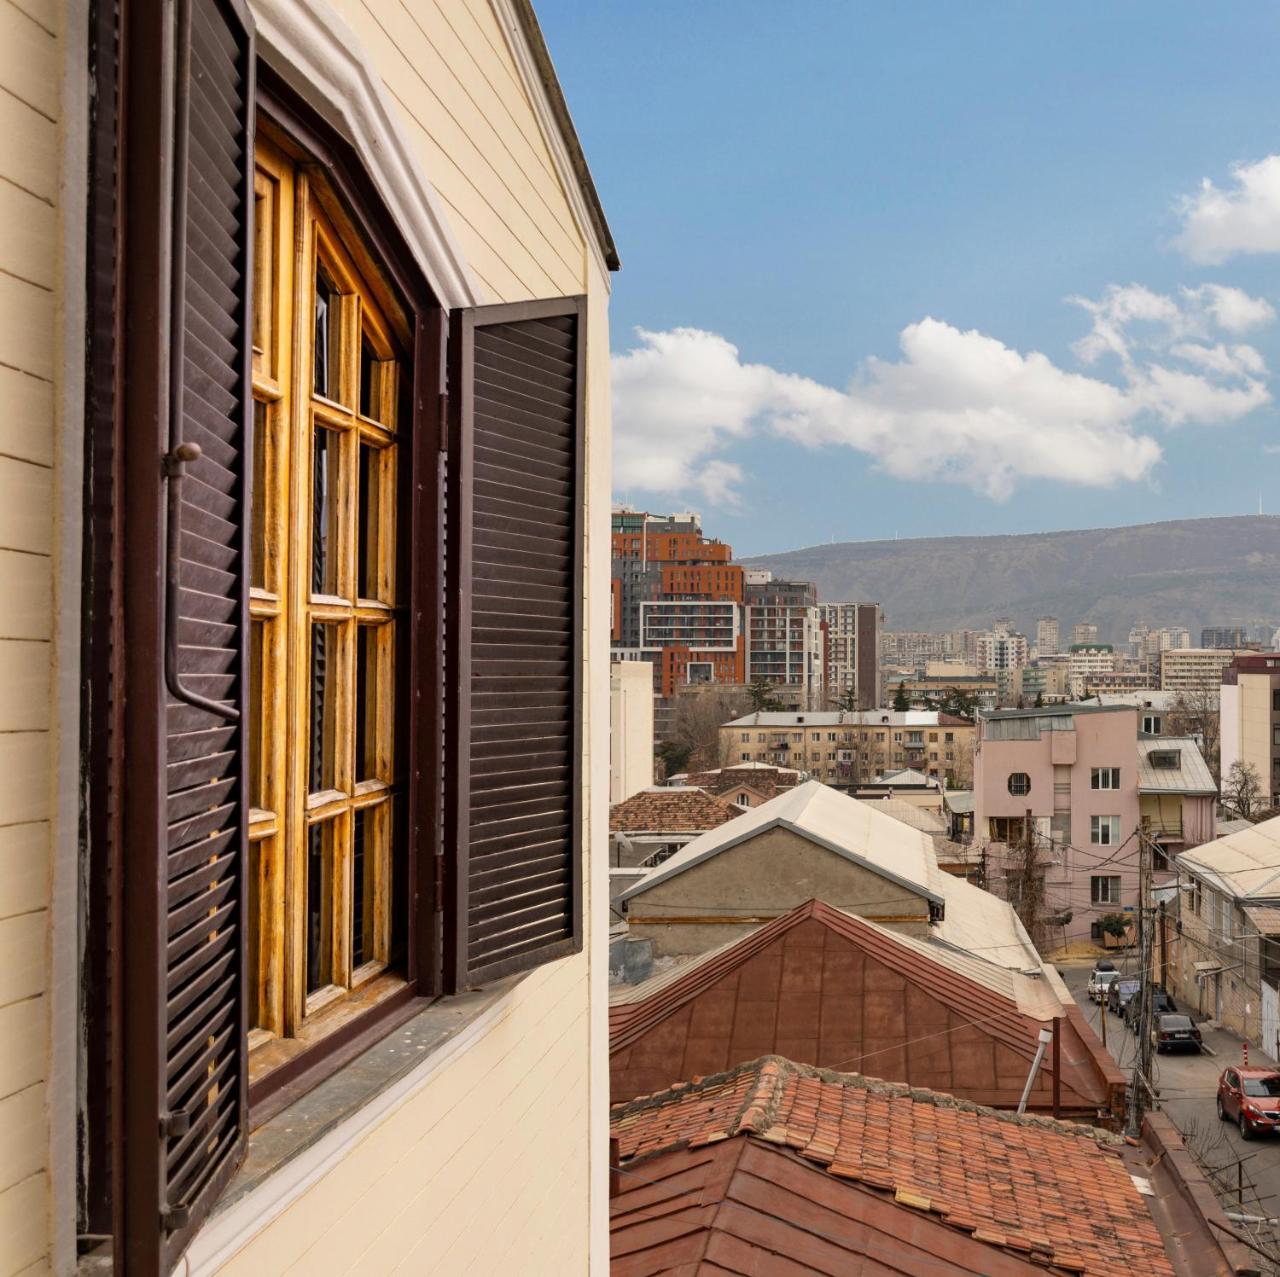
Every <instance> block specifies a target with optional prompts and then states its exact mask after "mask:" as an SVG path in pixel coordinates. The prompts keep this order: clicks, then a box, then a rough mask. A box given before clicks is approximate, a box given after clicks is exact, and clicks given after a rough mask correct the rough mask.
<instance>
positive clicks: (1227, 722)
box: [1219, 652, 1280, 807]
mask: <svg viewBox="0 0 1280 1277" xmlns="http://www.w3.org/2000/svg"><path fill="white" fill-rule="evenodd" d="M1220 696H1221V700H1220V702H1219V712H1220V714H1221V723H1222V728H1221V750H1222V775H1223V778H1224V779H1225V778H1226V777H1227V775H1228V774H1229V773H1230V771H1231V767H1232V764H1234V763H1247V764H1249V765H1250V766H1251V767H1252V768H1253V769H1254V770H1255V771H1256V772H1257V776H1258V783H1259V784H1260V785H1261V787H1262V792H1261V794H1260V795H1259V801H1260V803H1262V804H1264V805H1265V804H1270V805H1271V806H1273V807H1274V806H1280V653H1275V652H1266V653H1253V652H1250V653H1244V654H1240V655H1237V656H1236V658H1235V659H1234V660H1233V661H1232V662H1231V664H1230V665H1228V666H1227V667H1226V668H1225V669H1224V670H1223V671H1222V686H1221V688H1220Z"/></svg>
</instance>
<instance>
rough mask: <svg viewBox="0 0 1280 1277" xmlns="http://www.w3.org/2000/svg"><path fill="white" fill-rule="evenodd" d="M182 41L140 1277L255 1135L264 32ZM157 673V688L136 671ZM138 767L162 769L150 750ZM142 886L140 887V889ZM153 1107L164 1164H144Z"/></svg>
mask: <svg viewBox="0 0 1280 1277" xmlns="http://www.w3.org/2000/svg"><path fill="white" fill-rule="evenodd" d="M176 24H177V25H176V32H175V41H174V48H175V59H174V62H175V65H174V66H173V68H172V74H173V77H174V78H173V86H174V104H175V112H174V125H173V135H172V146H173V192H172V219H171V222H170V223H169V225H168V226H167V228H166V229H167V230H168V231H169V232H170V233H171V236H172V239H171V241H170V243H171V253H170V255H169V262H170V268H171V275H170V296H169V298H168V301H169V305H168V308H167V312H166V314H165V317H164V318H165V321H166V323H167V334H168V335H167V349H166V350H165V352H164V356H165V358H166V360H167V363H168V372H169V382H168V437H167V440H166V441H165V446H166V455H165V456H164V465H163V478H162V480H161V482H162V483H163V484H164V489H165V493H166V500H165V502H164V503H163V504H162V505H161V506H160V507H158V509H157V513H159V512H160V511H163V517H164V519H165V526H166V533H165V543H166V544H165V546H164V550H163V553H164V560H165V565H166V573H165V588H164V594H163V615H164V635H163V649H164V650H163V666H164V670H163V677H162V680H161V682H162V690H161V692H160V694H159V696H158V698H157V700H156V707H157V710H158V717H159V720H160V721H159V723H158V724H157V727H156V730H157V731H158V742H157V745H156V749H157V750H158V753H159V762H160V764H161V770H162V772H163V782H162V784H161V785H160V786H159V787H158V788H156V789H154V790H153V792H154V799H155V800H156V801H158V802H159V803H160V804H161V806H162V814H161V816H160V820H159V827H158V833H157V835H156V838H157V841H158V843H159V846H158V865H157V867H156V869H155V871H154V872H153V873H152V874H151V883H150V887H149V889H150V890H151V891H157V890H158V892H159V900H158V901H157V902H155V903H154V904H152V902H147V907H146V908H139V909H137V910H136V911H135V913H136V916H135V918H134V919H131V918H130V917H129V912H130V910H131V909H132V908H133V906H132V904H131V903H126V918H125V925H126V926H130V925H137V926H138V930H139V931H140V932H141V931H142V930H143V929H144V924H145V931H146V932H147V934H145V935H143V934H139V935H137V936H135V937H133V938H132V939H130V940H127V942H126V943H127V945H128V944H132V945H133V956H132V958H131V959H130V960H129V972H128V976H127V979H128V983H129V989H128V996H129V997H130V999H131V1002H132V1003H133V1005H132V1006H130V1008H128V1009H127V1011H126V1014H127V1015H128V1016H130V1017H131V1018H132V1022H133V1024H132V1032H131V1033H130V1048H131V1050H133V1051H136V1052H137V1055H138V1060H139V1069H138V1072H139V1075H140V1079H141V1080H139V1081H138V1082H136V1083H135V1084H134V1090H133V1098H134V1111H133V1113H132V1118H131V1120H130V1121H129V1123H128V1131H127V1134H126V1157H127V1159H128V1161H129V1163H130V1165H131V1168H132V1169H131V1172H130V1170H128V1169H127V1170H126V1177H127V1184H128V1191H129V1193H130V1194H132V1200H131V1201H130V1202H128V1203H127V1204H126V1211H127V1216H126V1224H125V1240H126V1245H125V1248H124V1251H125V1271H127V1272H128V1273H130V1274H135V1273H141V1274H145V1275H146V1277H151V1274H153V1273H157V1274H158V1273H168V1272H169V1271H170V1270H171V1269H172V1267H173V1265H174V1263H175V1262H176V1261H177V1259H178V1258H179V1256H180V1255H181V1253H182V1251H183V1249H184V1248H185V1247H186V1245H187V1243H188V1241H189V1240H190V1238H191V1236H192V1235H193V1234H194V1232H195V1230H196V1229H197V1228H198V1227H199V1224H200V1223H201V1221H202V1220H203V1218H204V1217H205V1216H206V1215H207V1214H208V1212H209V1210H210V1209H211V1207H212V1206H213V1204H214V1203H215V1202H216V1200H217V1198H218V1195H219V1194H220V1193H221V1191H222V1189H223V1187H225V1185H226V1183H227V1181H228V1180H229V1179H230V1177H231V1175H232V1174H234V1172H235V1170H236V1168H237V1167H238V1165H239V1162H240V1160H241V1157H242V1154H243V1149H244V1143H245V1135H246V1132H247V1118H248V1107H247V1088H248V1079H247V1046H246V1040H245V1029H246V1026H245V994H244V981H245V965H246V961H247V944H248V935H247V928H246V925H245V924H246V916H245V915H246V907H247V906H246V889H247V873H248V865H247V856H248V852H247V838H246V820H247V805H246V793H245V785H244V783H243V782H244V777H245V775H246V770H247V769H246V759H245V751H246V740H245V732H244V730H243V724H244V723H245V722H246V721H247V717H248V715H247V711H246V697H247V681H248V680H247V674H248V671H247V667H246V651H247V648H246V625H247V602H248V593H247V580H246V569H247V561H246V559H247V555H246V550H247V532H248V527H247V525H248V517H249V491H248V475H249V465H248V459H249V457H250V456H251V451H250V439H249V437H248V435H249V429H250V419H249V409H250V387H249V375H250V364H251V356H252V347H251V341H252V334H251V321H250V315H251V310H250V305H249V287H250V271H251V257H250V244H251V238H252V219H253V203H252V199H253V195H252V192H253V186H252V180H253V179H252V166H253V110H254V102H253V98H254V91H253V84H254V66H253V41H252V33H251V28H250V25H249V20H248V17H247V14H246V13H245V12H244V11H243V10H242V9H240V8H239V7H238V5H237V4H235V3H232V2H230V0H182V2H181V3H180V4H179V5H178V9H177V17H176ZM162 254H163V250H162ZM156 655H158V654H156ZM135 660H140V658H137V657H135ZM152 669H153V671H154V660H153V663H152ZM147 673H151V676H152V677H155V676H156V675H158V674H159V671H154V672H152V671H145V670H139V676H145V675H146V674H147ZM125 765H126V769H127V768H128V767H129V765H130V764H129V760H128V758H126V762H125ZM135 765H138V766H143V767H145V766H146V752H145V751H142V752H141V753H140V755H139V761H138V762H137V763H136V764H135ZM138 792H139V793H140V792H141V790H139V791H138ZM141 815H142V812H141V810H140V809H139V810H137V811H136V814H135V816H134V819H137V818H138V817H140V816H141ZM145 823H146V822H145V821H143V822H142V823H141V824H140V825H139V828H140V829H141V828H142V826H143V825H145ZM127 835H128V830H127V829H126V836H127ZM144 845H145V844H144V842H143V841H142V840H141V839H139V840H138V842H137V844H136V846H135V847H134V848H133V849H132V850H131V851H130V852H127V853H126V854H133V855H135V856H140V855H141V853H142V850H143V847H144ZM143 880H144V878H143V873H142V872H141V871H139V873H138V876H136V877H134V878H133V880H132V881H133V887H134V890H135V891H136V890H141V889H142V883H143ZM152 918H154V920H155V931H156V932H157V934H156V935H155V936H152V935H151V934H150V932H151V924H150V922H149V919H152ZM126 953H127V954H128V953H129V950H128V948H127V949H126ZM153 1061H154V1063H153ZM133 1068H134V1063H133V1060H132V1059H131V1062H130V1069H131V1070H132V1069H133ZM147 1103H149V1104H150V1106H151V1107H152V1111H151V1113H150V1123H151V1124H150V1127H149V1130H150V1132H151V1135H150V1139H149V1144H150V1147H142V1148H139V1147H138V1145H137V1142H138V1139H139V1137H140V1135H141V1134H142V1132H144V1131H146V1130H147V1129H148V1126H147V1117H148V1115H147V1113H146V1112H145V1109H144V1105H146V1104H147ZM157 1137H158V1139H157ZM130 1144H132V1148H130ZM152 1158H154V1159H155V1160H154V1161H153V1160H151V1159H152ZM139 1195H140V1196H141V1197H142V1200H141V1201H139V1200H138V1197H139ZM148 1199H149V1200H150V1202H151V1203H154V1205H152V1206H151V1208H150V1209H151V1211H152V1212H153V1213H152V1215H151V1223H150V1226H149V1227H148V1226H147V1222H146V1221H147V1207H148V1204H149V1202H148Z"/></svg>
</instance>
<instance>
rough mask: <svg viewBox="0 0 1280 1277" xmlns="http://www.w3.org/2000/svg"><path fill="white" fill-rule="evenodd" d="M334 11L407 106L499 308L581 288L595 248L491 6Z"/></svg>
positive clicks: (427, 161)
mask: <svg viewBox="0 0 1280 1277" xmlns="http://www.w3.org/2000/svg"><path fill="white" fill-rule="evenodd" d="M335 7H336V8H337V10H338V12H339V13H341V15H342V16H343V18H345V19H346V21H347V22H348V24H349V25H350V26H351V27H352V29H353V30H354V31H355V33H356V35H357V37H358V38H359V39H360V41H361V42H362V43H363V44H364V46H365V49H366V52H367V53H368V56H369V58H370V60H371V61H372V63H373V65H374V67H375V68H376V69H377V71H378V73H379V74H380V75H381V76H382V79H383V82H384V83H385V85H386V88H387V91H388V93H389V94H390V95H391V97H392V99H393V100H394V101H395V102H396V104H397V105H398V106H399V107H400V110H401V119H402V123H403V125H404V127H405V130H406V132H407V134H408V136H409V140H410V142H411V143H412V145H413V147H414V150H415V151H416V153H417V156H418V160H419V162H420V163H421V165H422V169H423V172H424V173H425V174H426V175H427V178H428V180H429V181H430V182H431V184H432V186H433V187H434V188H435V190H436V193H437V194H438V195H439V196H440V198H441V200H442V201H443V203H444V205H445V209H446V213H447V216H448V218H449V222H450V225H451V227H452V229H453V232H454V234H455V235H456V237H457V239H458V241H459V243H460V244H461V246H462V249H463V252H464V254H465V256H466V258H467V262H468V264H469V265H470V267H471V269H472V271H473V272H474V273H475V275H476V276H477V277H478V278H479V280H480V282H481V283H482V284H483V286H484V287H485V289H486V290H487V291H488V293H489V294H490V300H492V301H520V300H525V299H528V298H533V297H557V296H570V295H572V294H575V293H580V292H584V291H585V256H586V246H585V244H584V243H583V241H582V237H581V234H580V232H579V231H578V229H577V226H576V223H575V221H574V217H573V213H572V211H571V209H570V206H569V202H568V199H567V198H566V195H565V192H564V189H563V187H562V186H561V184H560V181H559V179H558V177H557V176H556V172H555V166H554V164H553V162H552V159H551V155H550V152H549V150H548V149H547V144H546V142H545V140H544V138H543V136H542V134H541V131H540V129H539V127H538V122H537V119H536V117H535V115H534V113H533V111H532V109H531V107H530V104H529V100H528V97H527V95H526V94H525V91H524V87H523V84H522V83H521V81H520V76H519V72H518V71H517V69H516V67H515V65H514V63H513V62H512V60H511V56H510V53H509V51H508V49H507V45H506V41H505V39H504V37H503V34H502V30H501V28H500V27H499V26H498V22H497V19H496V17H495V16H494V13H493V10H492V9H491V7H490V5H489V3H488V2H487V0H466V2H465V3H462V4H456V3H455V4H449V5H447V6H445V7H443V8H442V7H441V6H440V5H438V4H436V3H432V2H431V0H425V2H418V0H415V2H414V3H413V4H406V3H405V2H404V0H335ZM446 9H447V13H446Z"/></svg>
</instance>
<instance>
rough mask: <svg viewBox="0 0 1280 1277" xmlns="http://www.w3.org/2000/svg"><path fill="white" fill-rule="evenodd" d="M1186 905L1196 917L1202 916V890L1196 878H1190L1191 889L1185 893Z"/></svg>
mask: <svg viewBox="0 0 1280 1277" xmlns="http://www.w3.org/2000/svg"><path fill="white" fill-rule="evenodd" d="M1187 898H1188V907H1189V908H1190V910H1191V912H1192V913H1193V914H1195V916H1196V917H1197V918H1199V917H1202V916H1203V913H1204V892H1203V890H1202V888H1201V886H1200V880H1199V879H1198V878H1192V880H1191V890H1190V891H1189V892H1188V893H1187Z"/></svg>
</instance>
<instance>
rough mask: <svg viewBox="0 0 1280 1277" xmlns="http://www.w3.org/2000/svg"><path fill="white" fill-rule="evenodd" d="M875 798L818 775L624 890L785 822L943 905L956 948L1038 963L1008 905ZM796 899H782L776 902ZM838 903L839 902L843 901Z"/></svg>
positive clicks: (669, 875)
mask: <svg viewBox="0 0 1280 1277" xmlns="http://www.w3.org/2000/svg"><path fill="white" fill-rule="evenodd" d="M880 806H881V804H880V803H878V802H876V801H875V800H874V799H873V800H866V801H864V800H861V799H857V798H851V797H850V796H849V795H847V794H844V793H841V792H840V791H839V790H836V789H832V788H830V787H829V786H827V785H824V784H822V783H821V782H820V781H816V780H813V781H808V782H807V783H806V784H804V785H800V786H797V788H795V789H793V790H790V791H788V792H787V793H785V794H779V795H778V797H776V798H771V799H770V800H769V801H768V802H767V803H761V804H760V806H759V807H756V808H753V809H752V810H751V811H748V812H744V813H743V814H742V815H741V816H739V817H738V818H737V819H736V820H732V821H730V822H729V823H728V824H725V825H721V826H720V827H719V828H717V829H712V830H709V831H708V832H707V833H705V834H701V835H700V836H699V837H697V838H695V839H693V841H692V842H689V843H687V844H686V845H685V846H683V847H682V848H681V849H680V850H679V851H678V852H676V854H675V855H674V856H671V857H670V858H669V859H667V860H665V861H663V862H662V864H660V865H658V866H656V867H655V868H653V869H651V870H650V871H649V873H648V874H646V875H645V877H644V878H642V879H641V880H640V881H639V882H638V883H636V884H635V885H634V886H633V887H629V888H628V889H627V890H626V891H625V892H623V894H622V896H621V897H620V899H621V900H625V901H631V900H634V899H636V898H638V897H641V896H643V895H644V893H645V892H647V891H651V890H652V889H653V888H654V887H656V886H657V885H658V884H659V883H664V882H669V881H670V880H671V879H673V878H675V877H677V876H678V875H679V874H682V873H684V872H685V871H686V870H688V869H692V868H693V867H694V866H695V865H699V864H702V863H704V862H705V861H707V860H709V859H711V857H713V856H718V855H721V854H722V853H724V852H727V851H729V850H731V849H732V848H733V847H736V846H739V845H740V844H742V843H744V842H746V841H748V840H749V839H751V838H754V837H756V836H757V835H758V834H761V833H764V832H765V831H767V830H770V829H775V828H784V829H789V830H791V831H792V832H794V833H797V834H800V835H801V836H802V837H805V838H807V839H809V840H810V841H811V842H813V843H815V844H817V845H818V846H820V847H825V848H826V849H827V850H828V851H832V852H834V853H835V854H837V855H839V856H843V857H844V858H845V859H847V860H850V861H852V862H853V863H855V864H858V865H861V866H863V867H865V868H869V869H871V870H873V871H874V872H876V873H879V874H881V875H883V876H884V877H886V878H889V879H890V880H891V881H894V882H898V883H901V884H903V885H904V886H906V887H908V888H909V889H911V890H912V891H914V892H916V893H918V894H920V895H922V896H924V897H926V898H928V899H929V900H931V901H932V902H934V903H935V904H940V905H942V907H943V919H942V921H941V922H938V923H935V924H933V926H932V933H933V934H934V935H935V936H936V937H937V938H938V939H939V940H940V941H943V942H945V943H947V944H950V945H953V946H954V947H955V948H958V949H964V950H967V951H970V952H975V953H982V954H983V955H984V956H985V957H986V958H987V959H988V960H989V961H992V962H998V963H1000V964H1001V965H1002V966H1008V967H1013V968H1014V969H1015V970H1027V969H1038V968H1039V966H1040V956H1039V954H1038V953H1036V950H1035V947H1034V946H1033V945H1032V943H1031V940H1030V938H1029V937H1028V935H1027V933H1026V930H1025V929H1024V928H1023V926H1022V923H1021V922H1019V921H1018V916H1017V914H1015V913H1014V911H1013V909H1012V907H1011V906H1010V905H1009V904H1008V903H1007V902H1006V901H1003V900H998V899H997V898H996V897H995V896H993V895H991V894H990V893H989V892H986V891H983V890H982V889H981V888H980V887H975V886H974V885H973V884H972V883H969V882H965V881H964V880H963V879H960V878H955V877H952V875H950V874H948V873H944V872H943V871H942V870H941V869H939V868H938V860H937V853H936V851H935V849H934V845H933V840H932V839H931V838H930V837H929V835H928V834H926V833H923V832H922V831H921V830H918V829H912V828H910V827H909V826H907V825H904V824H903V823H902V822H901V821H899V820H895V819H894V818H893V817H892V816H890V815H887V814H886V813H884V812H882V811H880V810H879V808H880ZM797 903H799V902H798V901H794V900H792V901H780V902H779V907H780V909H787V908H791V907H793V906H794V905H795V904H797ZM842 903H843V902H842Z"/></svg>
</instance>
